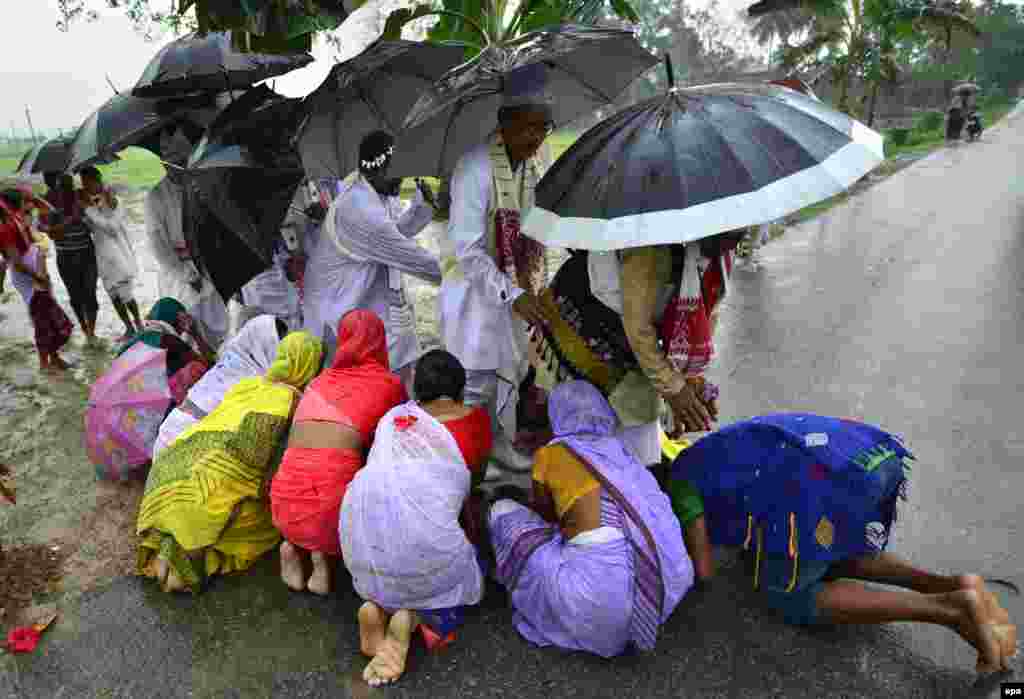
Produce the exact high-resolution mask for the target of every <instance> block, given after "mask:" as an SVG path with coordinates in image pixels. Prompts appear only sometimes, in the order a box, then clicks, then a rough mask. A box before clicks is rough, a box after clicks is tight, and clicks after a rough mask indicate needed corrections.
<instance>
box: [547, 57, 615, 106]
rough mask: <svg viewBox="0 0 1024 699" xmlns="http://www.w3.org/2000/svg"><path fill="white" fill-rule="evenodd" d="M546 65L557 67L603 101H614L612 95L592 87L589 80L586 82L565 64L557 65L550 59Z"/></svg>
mask: <svg viewBox="0 0 1024 699" xmlns="http://www.w3.org/2000/svg"><path fill="white" fill-rule="evenodd" d="M548 65H549V66H551V67H552V68H557V69H558V70H560V71H562V72H563V73H565V74H566V75H568V76H569V77H570V78H572V79H573V80H575V81H576V82H578V83H579V84H580V85H582V86H583V87H585V88H587V89H588V90H590V91H591V92H593V93H594V94H595V95H597V96H598V97H600V98H601V99H602V100H604V101H605V102H614V101H615V98H614V97H609V96H608V95H606V94H605V93H604V92H603V91H601V90H599V89H598V88H596V87H594V86H593V85H591V84H590V83H589V82H587V81H586V80H584V79H583V78H581V77H580V76H579V75H577V74H576V72H575V71H572V70H569V69H568V68H566V67H565V66H562V65H559V64H558V63H555V62H554V61H551V62H550V63H548Z"/></svg>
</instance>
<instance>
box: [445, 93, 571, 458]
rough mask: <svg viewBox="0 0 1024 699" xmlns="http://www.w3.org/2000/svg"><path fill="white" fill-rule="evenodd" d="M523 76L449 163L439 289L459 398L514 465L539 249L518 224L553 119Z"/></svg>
mask: <svg viewBox="0 0 1024 699" xmlns="http://www.w3.org/2000/svg"><path fill="white" fill-rule="evenodd" d="M525 75H527V76H529V73H525ZM531 80H532V78H531V77H527V78H526V79H524V80H521V81H518V82H519V83H520V84H516V85H507V86H506V92H505V96H504V101H503V106H502V107H501V109H500V110H499V112H498V130H497V131H496V132H495V133H494V135H493V136H492V137H491V138H490V140H489V141H487V142H485V143H482V144H481V145H479V146H477V147H476V148H474V149H473V150H471V151H470V152H468V153H467V154H465V155H464V156H462V158H461V159H460V160H459V162H458V164H457V165H456V167H455V172H454V173H453V175H452V181H451V196H452V205H451V213H450V217H449V225H448V235H447V237H446V238H447V239H445V240H442V241H441V257H442V268H443V270H444V280H443V282H442V283H441V293H440V296H439V297H438V305H439V316H440V325H441V336H442V340H443V342H444V344H445V348H446V349H447V350H448V351H449V352H451V353H452V354H453V355H455V357H457V358H458V360H459V361H460V362H461V363H462V365H463V366H464V367H465V368H466V374H467V377H466V378H467V380H466V404H467V405H486V406H487V408H488V412H489V413H490V415H491V423H492V426H493V429H494V451H493V452H492V458H493V460H495V461H497V462H498V465H499V466H501V467H503V468H505V469H507V470H512V471H519V472H525V471H528V470H530V468H531V466H532V460H531V458H530V457H528V456H526V455H524V454H521V453H520V452H518V451H516V450H515V448H514V447H513V443H514V440H515V436H516V427H517V426H516V409H517V406H518V398H519V386H520V383H521V382H522V381H523V379H524V378H525V377H526V373H527V371H528V369H529V353H528V344H527V343H528V340H527V323H535V322H541V320H542V319H541V315H540V306H539V303H538V301H537V297H536V296H535V295H534V292H533V291H531V289H533V288H535V287H536V285H535V284H534V283H533V281H534V280H535V279H536V277H537V275H543V273H544V271H545V270H544V265H545V259H544V255H543V248H542V247H541V246H540V245H538V244H534V243H532V242H531V241H527V240H526V238H525V237H524V233H525V232H524V231H521V230H520V228H519V222H520V221H521V220H522V219H524V218H525V217H526V214H527V213H528V211H529V210H530V208H531V207H532V206H533V202H534V188H535V187H536V185H537V182H538V181H539V180H540V178H541V176H542V175H543V174H544V171H545V169H546V165H547V163H545V162H543V160H545V159H542V157H539V156H540V153H541V147H542V146H543V145H544V141H545V139H546V138H547V136H548V135H549V134H550V133H551V131H552V127H553V124H552V121H551V111H550V108H549V106H548V104H547V100H546V99H545V98H544V96H543V95H542V86H541V85H540V84H539V83H540V82H542V81H541V80H537V81H535V82H532V83H531ZM509 251H512V254H508V253H509Z"/></svg>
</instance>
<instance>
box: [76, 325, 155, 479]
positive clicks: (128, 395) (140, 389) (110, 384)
mask: <svg viewBox="0 0 1024 699" xmlns="http://www.w3.org/2000/svg"><path fill="white" fill-rule="evenodd" d="M171 402H172V397H171V390H170V387H169V386H168V382H167V352H166V351H165V350H162V349H155V348H153V347H150V346H149V345H146V344H144V343H142V342H139V343H137V344H136V345H135V346H134V347H132V348H131V349H129V350H128V351H127V352H125V353H124V354H122V355H121V356H120V357H118V358H117V359H115V360H114V363H113V364H112V365H111V367H110V369H109V370H107V373H105V374H104V375H103V376H101V377H100V378H99V379H98V380H97V381H96V383H95V384H93V387H92V392H91V393H90V394H89V407H88V409H87V410H86V413H85V443H86V448H87V449H88V451H89V458H90V459H91V460H92V462H93V463H94V464H95V465H96V475H97V477H98V478H100V479H101V480H126V479H128V478H131V477H133V476H135V475H138V473H139V472H140V471H141V470H142V468H143V467H144V466H145V465H146V464H147V463H149V460H150V455H151V453H152V450H153V444H154V443H155V442H156V436H157V433H158V432H159V430H160V424H161V423H162V422H163V420H164V416H165V415H166V414H167V409H168V408H169V407H170V405H171Z"/></svg>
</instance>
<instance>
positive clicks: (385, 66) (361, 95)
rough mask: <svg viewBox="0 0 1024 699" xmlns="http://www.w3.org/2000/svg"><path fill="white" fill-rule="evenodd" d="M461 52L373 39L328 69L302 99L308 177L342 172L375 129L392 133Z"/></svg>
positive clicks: (356, 161)
mask: <svg viewBox="0 0 1024 699" xmlns="http://www.w3.org/2000/svg"><path fill="white" fill-rule="evenodd" d="M464 56H465V51H464V50H463V49H462V48H460V47H457V46H440V45H437V44H429V43H420V42H415V41H378V42H376V43H375V44H373V45H372V46H370V47H369V48H368V49H366V50H365V51H363V52H362V53H361V54H359V55H358V56H356V57H355V58H353V59H351V60H348V61H345V62H344V63H339V64H338V65H336V66H334V68H332V69H331V72H330V74H329V75H328V76H327V79H326V80H325V81H324V82H323V84H322V85H321V86H320V87H319V88H317V89H316V91H315V92H313V93H312V94H311V95H309V96H308V97H306V99H305V100H304V101H303V105H304V109H305V110H306V111H307V112H308V114H309V116H308V117H307V118H306V120H305V122H304V123H303V125H302V127H301V129H300V132H299V141H298V145H299V152H300V153H301V154H302V162H303V164H304V165H305V166H306V172H307V173H309V175H310V176H311V177H332V176H333V177H345V176H346V175H348V173H350V172H352V171H353V170H356V169H357V168H358V166H359V144H360V142H361V141H362V139H363V137H364V136H365V135H366V134H368V133H371V132H373V131H376V130H378V129H380V130H383V131H387V132H389V133H391V134H395V133H397V132H398V131H399V130H400V129H401V127H402V123H403V122H404V121H405V117H406V115H407V114H408V113H409V110H410V109H412V106H413V105H414V104H415V103H416V101H417V100H418V99H419V98H420V96H421V95H423V94H425V93H427V92H429V91H430V90H432V89H433V85H434V83H435V82H436V81H437V80H438V79H439V78H440V77H441V76H442V75H444V74H445V73H446V72H447V71H448V70H450V69H452V68H454V67H455V66H456V65H457V64H458V63H459V62H461V61H462V59H463V57H464Z"/></svg>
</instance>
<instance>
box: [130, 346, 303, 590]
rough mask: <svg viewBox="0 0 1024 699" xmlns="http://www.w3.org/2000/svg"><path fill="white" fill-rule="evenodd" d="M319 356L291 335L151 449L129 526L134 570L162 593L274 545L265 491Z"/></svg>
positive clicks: (193, 584) (243, 564)
mask: <svg viewBox="0 0 1024 699" xmlns="http://www.w3.org/2000/svg"><path fill="white" fill-rule="evenodd" d="M322 361H323V346H322V344H321V343H320V341H319V340H317V339H316V338H315V337H313V336H312V335H310V334H309V333H305V332H296V333H291V334H290V335H288V336H287V337H285V339H284V340H282V341H281V343H280V344H279V345H278V349H277V358H276V359H275V360H274V363H273V364H272V365H271V367H270V369H269V370H268V371H267V373H266V375H265V376H263V377H259V378H250V379H243V380H241V381H239V382H238V383H237V384H236V385H235V386H234V388H232V389H231V390H230V391H228V393H227V395H225V396H224V399H223V401H222V402H221V404H220V405H219V406H218V407H217V408H215V409H214V410H213V411H212V412H211V413H210V414H209V415H207V416H206V417H205V418H203V419H202V420H200V421H199V422H198V423H196V424H195V425H193V426H192V427H191V428H189V429H188V430H186V431H185V432H183V433H182V434H181V436H179V437H178V439H177V440H175V442H174V443H173V444H172V445H171V446H170V447H168V448H167V449H165V450H164V451H162V452H161V453H160V454H159V456H158V457H157V459H156V461H155V462H154V464H153V467H152V469H151V470H150V472H149V479H148V480H147V481H146V492H145V495H144V496H143V499H142V505H141V507H140V509H139V519H138V524H137V526H136V531H137V533H138V534H139V536H141V537H142V541H141V542H140V543H139V553H138V562H137V567H138V573H139V574H140V575H143V576H146V577H153V578H156V579H157V580H159V581H160V584H161V586H162V587H163V589H164V590H165V591H166V592H174V591H178V590H191V591H192V592H194V593H198V592H199V591H200V590H201V589H202V587H203V584H204V582H205V580H206V579H207V578H208V577H210V576H212V575H216V574H221V575H223V574H226V573H233V572H237V571H243V570H246V569H248V568H249V567H250V566H251V565H252V564H253V563H254V562H255V561H256V559H258V558H259V557H260V556H262V555H263V554H264V553H266V552H267V551H270V550H271V549H273V548H274V547H275V546H277V545H278V544H279V543H280V541H281V536H280V534H279V533H278V532H277V529H275V528H274V523H273V521H272V519H271V514H270V508H269V506H268V499H267V488H268V486H269V483H270V480H271V477H272V475H273V474H272V472H271V471H272V468H273V466H274V465H276V464H277V463H278V462H279V461H280V457H281V453H282V451H283V449H284V446H285V441H286V437H287V433H288V427H289V424H290V422H291V416H292V412H293V411H294V409H295V406H296V405H297V404H298V399H299V396H300V393H301V391H302V389H304V388H305V387H306V385H307V384H308V383H309V382H310V381H312V380H313V378H314V377H315V376H316V375H317V373H319V371H320V367H321V364H322Z"/></svg>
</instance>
